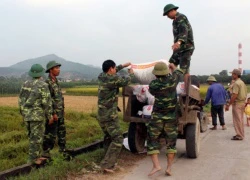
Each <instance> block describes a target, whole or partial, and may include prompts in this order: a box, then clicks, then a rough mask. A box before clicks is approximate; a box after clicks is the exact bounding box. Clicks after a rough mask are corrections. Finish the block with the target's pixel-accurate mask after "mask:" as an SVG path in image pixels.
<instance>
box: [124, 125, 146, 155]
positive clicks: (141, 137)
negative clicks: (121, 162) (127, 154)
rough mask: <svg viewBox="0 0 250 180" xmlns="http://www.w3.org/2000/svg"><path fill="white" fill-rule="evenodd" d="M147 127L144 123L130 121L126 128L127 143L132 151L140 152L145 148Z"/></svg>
mask: <svg viewBox="0 0 250 180" xmlns="http://www.w3.org/2000/svg"><path fill="white" fill-rule="evenodd" d="M146 138H147V127H146V125H145V123H135V122H131V123H130V124H129V129H128V145H129V149H130V151H131V152H133V153H137V152H142V151H144V148H145V141H146Z"/></svg>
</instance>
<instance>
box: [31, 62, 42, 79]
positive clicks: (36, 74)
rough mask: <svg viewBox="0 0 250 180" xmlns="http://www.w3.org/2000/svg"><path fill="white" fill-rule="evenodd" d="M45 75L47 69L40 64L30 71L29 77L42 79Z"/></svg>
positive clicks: (33, 66)
mask: <svg viewBox="0 0 250 180" xmlns="http://www.w3.org/2000/svg"><path fill="white" fill-rule="evenodd" d="M44 73H45V69H44V68H43V67H42V66H41V65H40V64H33V65H32V66H31V68H30V70H29V75H30V76H31V77H33V78H37V77H41V76H43V75H44Z"/></svg>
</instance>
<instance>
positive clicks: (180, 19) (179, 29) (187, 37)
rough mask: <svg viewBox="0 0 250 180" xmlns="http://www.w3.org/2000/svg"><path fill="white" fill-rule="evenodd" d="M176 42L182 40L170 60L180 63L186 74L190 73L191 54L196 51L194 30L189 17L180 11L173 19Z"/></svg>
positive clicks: (176, 63)
mask: <svg viewBox="0 0 250 180" xmlns="http://www.w3.org/2000/svg"><path fill="white" fill-rule="evenodd" d="M172 25H173V35H174V43H176V42H177V41H181V42H182V43H181V45H180V48H179V49H178V50H176V51H174V52H173V54H172V56H171V58H170V60H169V62H170V63H174V64H175V65H179V64H180V69H181V70H182V71H183V72H184V74H186V73H189V67H190V61H191V56H192V54H193V52H194V38H193V30H192V27H191V25H190V23H189V21H188V19H187V17H186V16H185V15H183V14H181V13H179V12H177V14H176V19H174V20H173V24H172Z"/></svg>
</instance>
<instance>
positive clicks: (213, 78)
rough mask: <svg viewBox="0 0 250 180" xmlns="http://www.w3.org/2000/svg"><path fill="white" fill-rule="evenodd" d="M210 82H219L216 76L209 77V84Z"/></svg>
mask: <svg viewBox="0 0 250 180" xmlns="http://www.w3.org/2000/svg"><path fill="white" fill-rule="evenodd" d="M208 81H212V82H216V81H217V80H216V79H215V77H214V76H209V77H208V78H207V82H208Z"/></svg>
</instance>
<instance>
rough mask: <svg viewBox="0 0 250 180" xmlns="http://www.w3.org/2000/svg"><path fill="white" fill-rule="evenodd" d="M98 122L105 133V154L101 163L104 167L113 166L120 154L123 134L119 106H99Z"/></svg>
mask: <svg viewBox="0 0 250 180" xmlns="http://www.w3.org/2000/svg"><path fill="white" fill-rule="evenodd" d="M98 122H99V125H100V127H101V128H102V131H103V133H104V150H105V156H104V158H103V160H102V161H101V163H100V166H101V168H102V169H106V168H108V169H109V168H113V167H114V165H115V164H116V162H117V159H118V157H119V155H120V152H121V149H122V145H123V136H122V132H121V130H120V124H119V120H118V115H117V108H116V107H115V108H110V109H107V108H99V109H98Z"/></svg>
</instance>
